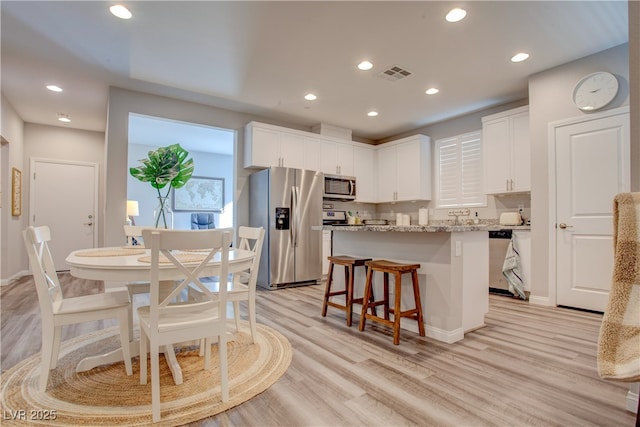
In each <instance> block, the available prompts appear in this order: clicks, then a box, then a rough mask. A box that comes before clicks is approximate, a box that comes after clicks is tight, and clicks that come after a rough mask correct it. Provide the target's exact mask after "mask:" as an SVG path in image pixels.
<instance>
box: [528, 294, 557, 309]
mask: <svg viewBox="0 0 640 427" xmlns="http://www.w3.org/2000/svg"><path fill="white" fill-rule="evenodd" d="M529 304H533V305H544V306H547V307H553V305H554V304H551V300H549V297H538V296H535V295H529Z"/></svg>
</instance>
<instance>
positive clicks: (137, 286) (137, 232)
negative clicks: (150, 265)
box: [124, 225, 149, 304]
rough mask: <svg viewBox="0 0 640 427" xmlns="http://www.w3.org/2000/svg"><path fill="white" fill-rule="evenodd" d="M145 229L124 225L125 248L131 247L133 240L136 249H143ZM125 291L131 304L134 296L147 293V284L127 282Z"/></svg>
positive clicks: (143, 282)
mask: <svg viewBox="0 0 640 427" xmlns="http://www.w3.org/2000/svg"><path fill="white" fill-rule="evenodd" d="M145 228H148V227H143V226H140V225H125V226H124V235H125V236H126V238H127V246H133V242H134V240H135V242H136V243H137V245H136V247H139V248H144V239H143V237H142V230H144V229H145ZM127 291H129V297H130V298H131V303H132V304H133V302H134V296H135V295H138V294H148V293H149V282H145V281H142V282H128V283H127Z"/></svg>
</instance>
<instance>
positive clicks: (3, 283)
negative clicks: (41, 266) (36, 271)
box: [0, 270, 29, 286]
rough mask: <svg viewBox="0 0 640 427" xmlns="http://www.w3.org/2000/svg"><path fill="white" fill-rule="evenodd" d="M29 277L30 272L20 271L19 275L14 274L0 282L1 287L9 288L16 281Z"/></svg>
mask: <svg viewBox="0 0 640 427" xmlns="http://www.w3.org/2000/svg"><path fill="white" fill-rule="evenodd" d="M28 275H29V271H27V270H23V271H19V272H18V273H16V274H14V275H13V276H11V277H9V278H7V279H2V280H0V286H8V285H10V284H11V283H13V282H15V281H16V280H18V279H20V278H22V277H24V276H28Z"/></svg>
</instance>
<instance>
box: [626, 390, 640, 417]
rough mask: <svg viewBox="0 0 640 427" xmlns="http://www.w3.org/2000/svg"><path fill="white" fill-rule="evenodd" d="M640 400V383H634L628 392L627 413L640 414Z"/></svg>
mask: <svg viewBox="0 0 640 427" xmlns="http://www.w3.org/2000/svg"><path fill="white" fill-rule="evenodd" d="M639 399H640V383H632V384H630V385H629V391H628V392H627V405H626V407H627V411H629V412H633V413H634V414H637V413H638V400H639Z"/></svg>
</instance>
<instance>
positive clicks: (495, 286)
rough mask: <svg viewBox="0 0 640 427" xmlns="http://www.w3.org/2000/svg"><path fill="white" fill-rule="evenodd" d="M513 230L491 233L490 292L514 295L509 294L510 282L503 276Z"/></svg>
mask: <svg viewBox="0 0 640 427" xmlns="http://www.w3.org/2000/svg"><path fill="white" fill-rule="evenodd" d="M511 234H512V230H495V231H489V292H490V293H494V294H502V295H513V294H512V293H511V292H509V282H507V279H506V278H505V277H504V275H503V274H502V265H503V264H504V257H505V255H506V254H507V248H508V247H509V242H510V241H511Z"/></svg>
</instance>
